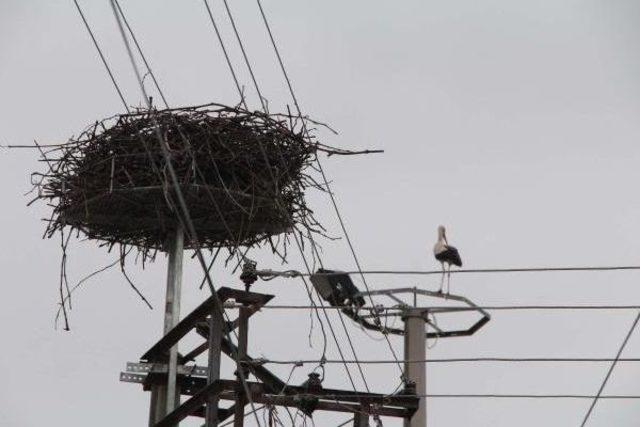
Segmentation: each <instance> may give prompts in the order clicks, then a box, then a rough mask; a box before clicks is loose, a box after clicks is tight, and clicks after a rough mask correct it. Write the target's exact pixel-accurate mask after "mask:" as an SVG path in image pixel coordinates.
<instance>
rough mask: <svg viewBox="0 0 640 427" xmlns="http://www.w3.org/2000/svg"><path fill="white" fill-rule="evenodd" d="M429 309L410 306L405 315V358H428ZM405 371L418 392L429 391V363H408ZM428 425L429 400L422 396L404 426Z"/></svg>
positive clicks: (424, 426) (421, 426) (417, 426)
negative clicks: (427, 320)
mask: <svg viewBox="0 0 640 427" xmlns="http://www.w3.org/2000/svg"><path fill="white" fill-rule="evenodd" d="M426 318H427V311H426V310H423V309H416V308H408V309H407V310H406V311H405V313H404V316H403V318H402V319H403V320H404V331H405V333H404V358H405V360H407V361H411V360H426V358H427V322H426ZM404 372H405V376H406V377H407V379H409V380H410V381H413V382H414V383H415V385H416V394H417V395H419V396H424V395H425V394H426V393H427V364H426V363H406V362H405V366H404ZM426 426H427V402H426V399H425V398H424V397H420V404H419V406H418V410H417V411H416V413H415V414H413V417H411V419H405V421H404V427H426Z"/></svg>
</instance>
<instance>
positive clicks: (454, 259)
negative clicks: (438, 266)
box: [436, 246, 462, 267]
mask: <svg viewBox="0 0 640 427" xmlns="http://www.w3.org/2000/svg"><path fill="white" fill-rule="evenodd" d="M436 259H437V260H438V261H440V262H446V263H448V264H453V265H455V266H458V267H462V259H460V253H459V252H458V250H457V249H456V248H454V247H453V246H447V249H446V250H444V251H442V252H440V253H439V254H436Z"/></svg>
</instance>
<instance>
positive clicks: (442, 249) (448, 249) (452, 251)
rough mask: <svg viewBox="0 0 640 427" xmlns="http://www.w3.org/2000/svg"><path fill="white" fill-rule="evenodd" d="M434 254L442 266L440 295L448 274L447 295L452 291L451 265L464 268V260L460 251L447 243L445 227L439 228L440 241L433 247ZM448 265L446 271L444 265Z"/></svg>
mask: <svg viewBox="0 0 640 427" xmlns="http://www.w3.org/2000/svg"><path fill="white" fill-rule="evenodd" d="M433 254H434V255H435V257H436V259H437V260H438V261H439V262H440V265H442V278H441V280H440V290H439V291H438V292H439V293H442V288H443V286H444V276H445V273H446V274H447V294H448V293H449V292H450V291H451V265H452V264H453V265H455V266H458V267H462V260H461V259H460V254H459V253H458V250H457V249H456V248H454V247H453V246H450V245H449V242H447V232H446V230H445V228H444V226H443V225H440V226H438V241H437V242H436V244H435V246H434V247H433ZM445 264H447V269H446V270H445V267H444V265H445Z"/></svg>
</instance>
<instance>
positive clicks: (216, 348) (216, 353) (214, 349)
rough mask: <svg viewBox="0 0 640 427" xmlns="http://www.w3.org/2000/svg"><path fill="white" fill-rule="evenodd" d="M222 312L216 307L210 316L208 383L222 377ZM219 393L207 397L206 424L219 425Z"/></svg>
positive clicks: (212, 426)
mask: <svg viewBox="0 0 640 427" xmlns="http://www.w3.org/2000/svg"><path fill="white" fill-rule="evenodd" d="M224 327H225V326H224V318H223V317H222V313H221V312H220V311H219V310H218V309H217V308H215V309H214V310H213V312H212V313H211V316H210V318H209V375H208V376H207V384H211V383H213V382H215V381H217V380H219V379H220V358H221V347H222V334H223V328H224ZM219 401H220V399H219V398H218V394H213V395H210V396H209V398H208V399H207V408H206V412H205V426H206V427H218V402H219Z"/></svg>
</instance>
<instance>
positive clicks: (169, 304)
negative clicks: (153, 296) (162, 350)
mask: <svg viewBox="0 0 640 427" xmlns="http://www.w3.org/2000/svg"><path fill="white" fill-rule="evenodd" d="M165 249H166V251H167V253H168V254H169V260H168V264H167V292H166V297H165V309H164V334H166V333H167V332H169V331H170V330H171V329H172V328H173V327H174V326H175V325H176V324H177V323H178V321H179V320H180V296H181V290H182V256H183V252H184V231H183V229H182V227H180V226H178V227H177V228H176V230H175V231H174V232H173V234H171V235H170V236H169V238H168V239H167V243H166V248H165ZM177 370H178V345H177V344H176V345H175V346H173V347H172V348H171V350H170V351H169V360H168V373H167V384H166V385H156V386H153V388H152V390H151V405H150V411H149V426H153V425H155V423H156V422H158V421H160V420H161V419H162V418H163V417H164V416H165V415H166V414H168V413H169V412H171V411H172V410H173V409H175V408H176V407H177V406H178V405H179V404H180V392H179V390H178V384H177Z"/></svg>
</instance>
